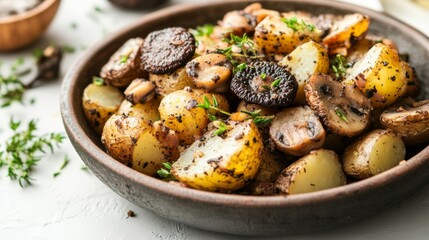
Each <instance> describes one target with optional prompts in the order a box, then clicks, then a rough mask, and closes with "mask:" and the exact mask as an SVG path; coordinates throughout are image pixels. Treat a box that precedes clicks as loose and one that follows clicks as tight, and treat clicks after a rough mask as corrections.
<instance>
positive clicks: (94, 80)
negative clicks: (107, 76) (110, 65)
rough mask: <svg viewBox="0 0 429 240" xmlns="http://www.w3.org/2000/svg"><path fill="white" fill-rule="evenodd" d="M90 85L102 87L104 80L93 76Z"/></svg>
mask: <svg viewBox="0 0 429 240" xmlns="http://www.w3.org/2000/svg"><path fill="white" fill-rule="evenodd" d="M92 83H93V84H94V85H97V86H103V85H104V79H102V78H101V77H96V76H93V77H92Z"/></svg>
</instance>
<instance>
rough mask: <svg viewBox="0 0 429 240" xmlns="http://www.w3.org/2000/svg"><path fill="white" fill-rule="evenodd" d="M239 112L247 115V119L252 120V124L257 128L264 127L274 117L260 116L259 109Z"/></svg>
mask: <svg viewBox="0 0 429 240" xmlns="http://www.w3.org/2000/svg"><path fill="white" fill-rule="evenodd" d="M241 112H242V113H245V114H247V115H249V118H248V119H253V122H254V123H255V124H256V125H258V126H266V125H267V124H269V123H270V122H271V121H272V120H273V119H274V115H270V116H262V115H261V109H258V110H256V111H253V112H250V111H245V110H242V111H241Z"/></svg>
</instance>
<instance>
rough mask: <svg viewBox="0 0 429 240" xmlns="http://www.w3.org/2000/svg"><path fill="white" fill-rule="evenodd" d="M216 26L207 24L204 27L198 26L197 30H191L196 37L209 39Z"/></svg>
mask: <svg viewBox="0 0 429 240" xmlns="http://www.w3.org/2000/svg"><path fill="white" fill-rule="evenodd" d="M214 27H215V26H214V25H212V24H205V25H203V26H198V27H197V28H196V29H191V33H192V34H193V35H194V36H195V37H204V36H206V37H209V36H210V35H211V34H212V33H213V31H214Z"/></svg>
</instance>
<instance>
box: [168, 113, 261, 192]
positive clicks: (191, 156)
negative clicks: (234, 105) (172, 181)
mask: <svg viewBox="0 0 429 240" xmlns="http://www.w3.org/2000/svg"><path fill="white" fill-rule="evenodd" d="M230 128H231V129H230V130H228V131H227V132H225V133H223V134H222V136H218V135H216V134H214V132H215V131H216V129H213V130H212V131H209V132H207V133H206V134H204V136H203V137H202V138H200V139H199V140H197V141H195V142H194V143H193V144H192V145H191V146H190V147H189V148H187V149H186V150H184V151H183V152H182V154H181V156H180V157H179V159H178V160H177V161H176V162H175V163H173V165H172V169H171V173H172V174H173V175H174V176H175V177H176V178H177V179H178V180H179V181H180V182H182V183H185V184H186V185H188V186H189V187H192V188H196V189H202V190H207V191H221V192H229V191H233V190H236V189H239V188H241V187H243V186H244V185H245V184H246V183H247V182H249V181H250V180H251V179H252V178H253V177H254V176H255V174H256V172H257V171H258V169H259V165H260V163H261V151H262V147H263V144H262V138H261V135H260V134H259V131H258V129H257V127H256V125H255V124H254V123H253V122H252V121H250V120H249V121H245V122H240V123H236V124H235V125H234V126H231V125H230ZM220 149H221V151H220Z"/></svg>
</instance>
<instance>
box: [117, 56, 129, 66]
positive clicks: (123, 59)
mask: <svg viewBox="0 0 429 240" xmlns="http://www.w3.org/2000/svg"><path fill="white" fill-rule="evenodd" d="M128 58H129V56H128V55H122V56H121V60H120V61H119V63H120V64H125V63H126V62H127V61H128Z"/></svg>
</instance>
